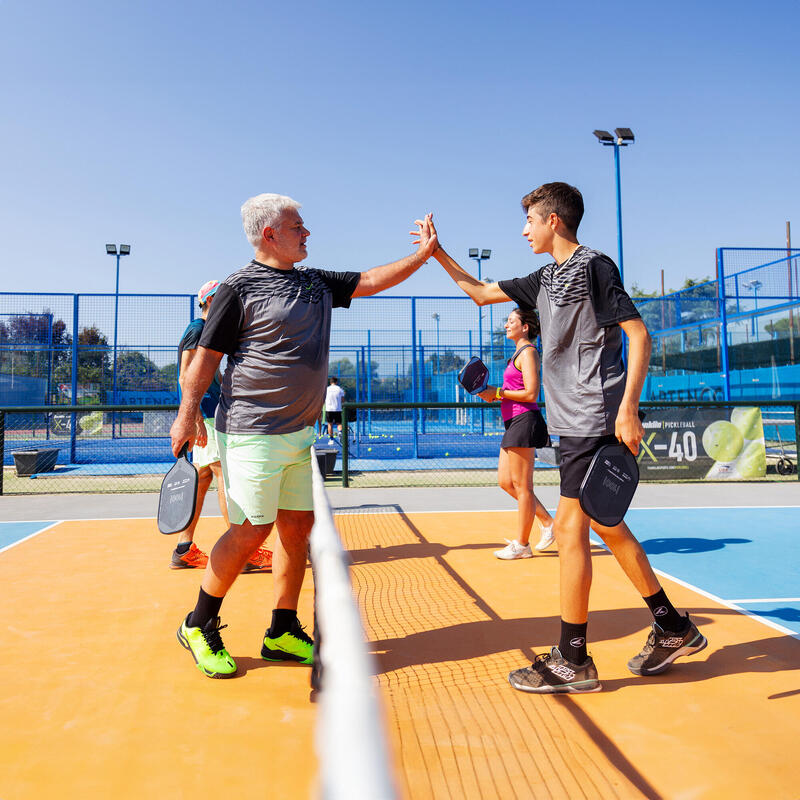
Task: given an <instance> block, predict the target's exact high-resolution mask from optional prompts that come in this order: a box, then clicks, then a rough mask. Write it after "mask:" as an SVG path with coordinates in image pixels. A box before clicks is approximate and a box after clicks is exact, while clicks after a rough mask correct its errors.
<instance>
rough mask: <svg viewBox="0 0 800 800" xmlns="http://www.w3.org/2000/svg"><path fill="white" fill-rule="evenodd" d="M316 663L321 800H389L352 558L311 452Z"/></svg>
mask: <svg viewBox="0 0 800 800" xmlns="http://www.w3.org/2000/svg"><path fill="white" fill-rule="evenodd" d="M311 465H312V470H313V491H314V516H315V521H314V528H313V530H312V531H311V545H310V546H311V564H312V570H313V574H314V587H315V599H314V628H315V631H314V641H315V651H316V652H315V659H314V661H315V663H314V668H313V670H312V677H311V680H312V686H313V687H314V689H316V690H318V691H319V718H318V722H317V730H316V747H317V755H318V758H319V763H320V789H321V796H322V797H324V798H326V800H338V799H339V798H341V799H342V800H362V798H363V800H382V799H383V798H386V799H387V800H390V799H392V798H396V797H397V796H398V795H397V791H396V789H395V786H394V781H393V778H392V768H391V762H390V758H389V746H388V742H387V737H386V733H385V729H384V723H383V713H382V710H381V706H380V702H379V699H378V690H377V686H376V683H375V680H374V678H373V675H374V674H375V665H374V662H373V658H372V655H371V654H370V653H369V652H368V650H367V647H366V644H365V636H364V627H363V624H362V621H361V615H360V614H359V610H358V606H357V604H356V601H355V598H354V597H353V587H352V584H351V583H350V575H349V569H348V565H349V559H348V556H347V554H346V552H345V550H344V548H343V547H342V543H341V540H340V538H339V534H338V532H337V530H336V526H335V524H334V521H333V514H332V512H331V506H330V503H329V501H328V496H327V494H326V492H325V486H324V481H323V478H322V473H321V472H320V469H319V466H318V464H317V459H316V457H315V456H314V454H313V449H312V459H311Z"/></svg>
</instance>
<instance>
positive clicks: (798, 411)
mask: <svg viewBox="0 0 800 800" xmlns="http://www.w3.org/2000/svg"><path fill="white" fill-rule="evenodd" d="M798 434H800V403H795V404H794V462H795V463H794V471H795V472H796V473H797V480H798V481H800V446H798V445H800V436H798ZM0 494H2V492H0Z"/></svg>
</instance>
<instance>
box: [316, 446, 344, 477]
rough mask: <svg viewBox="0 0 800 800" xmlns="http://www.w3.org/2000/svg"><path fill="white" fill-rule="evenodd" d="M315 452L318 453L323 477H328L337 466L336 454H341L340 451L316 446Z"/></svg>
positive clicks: (318, 461) (318, 462)
mask: <svg viewBox="0 0 800 800" xmlns="http://www.w3.org/2000/svg"><path fill="white" fill-rule="evenodd" d="M314 452H315V453H316V454H317V464H318V465H319V471H320V472H321V473H322V477H323V478H327V477H328V475H330V474H331V473H332V472H333V470H334V467H335V466H336V456H337V455H338V454H339V451H338V450H336V449H333V448H328V449H322V448H318V447H315V448H314Z"/></svg>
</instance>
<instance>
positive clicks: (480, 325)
mask: <svg viewBox="0 0 800 800" xmlns="http://www.w3.org/2000/svg"><path fill="white" fill-rule="evenodd" d="M477 253H478V255H476V256H473V255H470V258H471V259H473V260H474V261H477V262H478V280H479V281H480V280H482V278H481V262H483V260H484V258H485V259H487V260H488V259H489V257H490V256H489V255H487V256H484V255H483V253H491V250H480V249H479V250H477ZM478 356H479V357H480V359H481V361H483V308H482V307H481V306H478Z"/></svg>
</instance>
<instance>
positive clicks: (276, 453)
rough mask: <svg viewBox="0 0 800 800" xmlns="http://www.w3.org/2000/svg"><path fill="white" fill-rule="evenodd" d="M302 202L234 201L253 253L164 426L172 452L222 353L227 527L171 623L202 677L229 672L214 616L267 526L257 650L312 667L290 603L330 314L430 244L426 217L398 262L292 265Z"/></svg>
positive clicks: (393, 278) (405, 269)
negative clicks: (361, 266) (271, 541)
mask: <svg viewBox="0 0 800 800" xmlns="http://www.w3.org/2000/svg"><path fill="white" fill-rule="evenodd" d="M299 208H300V204H299V203H297V202H296V201H294V200H292V199H291V198H290V197H285V196H282V195H276V194H261V195H258V196H257V197H253V198H251V199H250V200H248V201H247V202H246V203H245V204H244V205H243V206H242V219H243V222H244V230H245V233H246V234H247V237H248V239H249V240H250V242H251V244H252V245H253V248H254V250H255V257H254V258H253V260H252V261H251V262H250V263H249V264H247V265H246V266H245V267H243V268H242V269H240V270H238V271H237V272H234V273H233V274H232V275H230V276H229V277H228V278H226V279H225V280H224V281H223V282H222V284H221V285H220V287H219V289H218V290H217V292H216V297H215V300H214V304H213V306H212V307H211V310H210V313H209V315H208V319H207V321H206V325H205V328H204V330H203V335H202V337H201V340H200V344H199V346H198V348H197V355H196V356H195V358H194V359H193V361H192V363H191V365H190V367H189V370H188V372H187V374H186V377H185V380H184V387H185V388H184V393H183V399H182V401H181V407H180V410H179V411H178V417H177V419H176V420H175V423H174V424H173V426H172V430H171V436H172V449H173V452H174V453H175V455H177V454H178V452H179V451H180V449H181V447H182V446H183V444H184V442H187V441H188V442H189V444H190V446H191V445H193V443H194V438H195V431H196V426H195V417H196V414H197V406H198V405H199V403H200V400H201V399H202V397H203V394H204V392H205V390H206V388H207V387H208V385H209V383H210V382H211V379H212V377H213V375H214V372H215V370H216V369H217V366H218V365H219V363H220V360H221V359H222V356H223V355H227V356H228V366H227V369H226V370H225V375H224V377H223V381H222V391H221V397H220V403H219V406H218V408H217V414H216V429H217V437H218V442H219V448H220V454H221V455H222V468H223V474H224V477H225V491H226V496H227V498H228V515H229V518H230V527H229V529H228V531H227V532H226V533H225V534H223V536H222V537H221V538H220V539H219V541H218V542H217V544H216V545H215V546H214V549H213V550H212V551H211V555H210V558H209V562H208V566H207V568H206V571H205V573H204V576H203V581H202V585H201V588H200V594H199V597H198V601H197V605H196V606H195V609H194V611H192V612H191V613H190V614H189V615H188V616H187V617H186V618H185V619H184V621H183V623H182V624H181V626H180V628H179V629H178V640H179V641H180V643H181V644H182V645H183V646H184V647H185V648H186V649H187V650H189V651H190V652H191V654H192V656H193V657H194V660H195V662H196V664H197V666H198V668H199V669H200V671H201V672H203V674H205V675H207V676H208V677H211V678H228V677H231V676H232V675H234V674H235V673H236V664H235V663H234V660H233V659H232V658H231V656H230V655H229V654H228V652H227V650H226V649H225V647H224V645H223V643H222V638H221V636H220V633H219V631H220V629H221V627H222V626H221V624H220V617H219V611H220V608H221V605H222V600H223V598H224V597H225V595H226V593H227V592H228V590H229V589H230V587H231V585H232V584H233V582H234V580H235V579H236V577H237V575H238V574H239V573H240V572H241V570H242V567H243V566H244V564H245V563H246V561H247V559H248V557H249V555H250V554H251V553H253V551H254V550H255V549H256V548H258V547H259V546H260V545H261V544H262V543H263V542H264V540H265V539H266V538H267V536H268V535H269V533H270V531H271V530H272V527H273V525H274V524H276V523H277V529H278V533H277V538H276V542H275V547H274V552H273V577H274V594H275V606H274V609H273V612H272V621H271V624H270V626H269V628H268V629H267V631H266V633H265V634H264V637H263V642H262V646H261V656H262V658H264V659H266V660H269V661H284V660H289V661H298V662H300V663H303V664H311V662H312V656H313V642H312V641H311V638H310V637H309V636H308V635H307V634H306V633H305V631H304V629H303V627H302V626H301V625H300V622H299V620H298V619H297V603H298V600H299V597H300V589H301V588H302V585H303V578H304V576H305V569H306V557H307V552H308V537H309V534H310V533H311V527H312V524H313V521H314V512H313V502H312V496H311V452H310V447H311V444H312V443H313V441H314V424H315V422H316V420H317V418H318V416H319V409H320V407H321V405H322V402H323V399H324V396H325V384H326V381H327V375H328V352H329V344H330V329H331V313H332V309H333V308H337V307H340V308H348V307H349V306H350V301H351V299H352V298H354V297H366V296H369V295H373V294H376V293H377V292H380V291H383V290H384V289H388V288H390V287H392V286H395V285H396V284H398V283H400V282H401V281H403V280H405V279H406V278H408V277H409V276H410V275H411V274H412V273H414V272H415V271H416V270H417V269H418V268H419V267H420V266H422V264H423V263H425V261H426V260H427V259H428V258H429V257H430V256H431V255H432V254H433V252H434V251H435V250H436V248H437V246H438V243H437V240H436V236H435V233H434V232H433V228H432V225H431V215H427V216H426V217H425V218H424V219H422V220H418V221H417V223H416V224H417V227H418V239H419V246H418V249H417V251H416V252H415V253H413V254H411V255H409V256H407V257H405V258H402V259H400V260H399V261H394V262H392V263H390V264H385V265H383V266H380V267H373V268H372V269H370V270H367V271H366V272H332V271H328V270H320V269H312V268H309V267H297V266H296V265H297V264H299V263H300V262H301V261H303V260H304V259H305V258H306V256H307V250H306V240H307V239H308V237H309V235H310V234H309V231H308V229H307V228H306V227H305V225H304V223H303V219H302V217H301V216H300V213H299Z"/></svg>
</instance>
